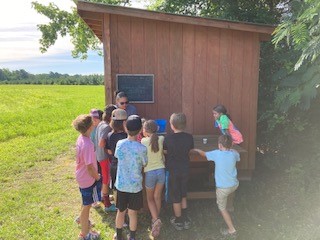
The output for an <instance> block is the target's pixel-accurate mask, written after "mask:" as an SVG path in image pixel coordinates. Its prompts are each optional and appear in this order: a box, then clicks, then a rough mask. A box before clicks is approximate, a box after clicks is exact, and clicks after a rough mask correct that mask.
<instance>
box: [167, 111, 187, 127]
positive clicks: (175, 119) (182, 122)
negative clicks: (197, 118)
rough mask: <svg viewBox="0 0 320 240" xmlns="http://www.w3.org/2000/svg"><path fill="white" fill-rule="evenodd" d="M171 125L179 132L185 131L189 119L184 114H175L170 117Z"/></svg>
mask: <svg viewBox="0 0 320 240" xmlns="http://www.w3.org/2000/svg"><path fill="white" fill-rule="evenodd" d="M170 123H171V124H172V125H173V126H174V127H175V128H176V129H177V130H184V129H185V128H186V125H187V117H186V115H185V114H184V113H173V114H172V115H171V117H170Z"/></svg>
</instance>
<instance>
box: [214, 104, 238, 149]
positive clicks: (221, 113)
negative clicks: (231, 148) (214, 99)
mask: <svg viewBox="0 0 320 240" xmlns="http://www.w3.org/2000/svg"><path fill="white" fill-rule="evenodd" d="M213 116H214V118H215V123H214V126H215V127H218V128H219V129H220V131H221V133H222V134H223V135H229V136H231V138H232V142H233V144H240V143H242V142H243V137H242V134H241V133H240V131H239V130H238V129H237V128H236V126H235V125H234V124H233V123H232V122H231V120H230V116H229V115H228V114H227V109H226V108H225V107H224V106H223V105H220V104H219V105H217V106H215V107H214V108H213Z"/></svg>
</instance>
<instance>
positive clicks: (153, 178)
mask: <svg viewBox="0 0 320 240" xmlns="http://www.w3.org/2000/svg"><path fill="white" fill-rule="evenodd" d="M145 176H146V179H145V185H146V187H147V188H154V187H155V186H156V185H157V184H164V182H165V180H166V175H165V171H164V168H160V169H155V170H151V171H148V172H145Z"/></svg>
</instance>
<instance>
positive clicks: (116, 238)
mask: <svg viewBox="0 0 320 240" xmlns="http://www.w3.org/2000/svg"><path fill="white" fill-rule="evenodd" d="M113 240H124V239H123V237H122V236H121V237H118V236H117V233H115V234H114V235H113Z"/></svg>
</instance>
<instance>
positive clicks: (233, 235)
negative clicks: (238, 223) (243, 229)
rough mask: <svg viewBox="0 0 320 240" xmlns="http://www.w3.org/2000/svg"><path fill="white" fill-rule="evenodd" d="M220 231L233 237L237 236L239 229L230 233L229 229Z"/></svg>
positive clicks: (226, 235) (225, 235) (223, 234)
mask: <svg viewBox="0 0 320 240" xmlns="http://www.w3.org/2000/svg"><path fill="white" fill-rule="evenodd" d="M220 233H221V235H222V236H224V237H232V238H236V237H237V231H235V232H233V233H230V232H229V230H228V229H220Z"/></svg>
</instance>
